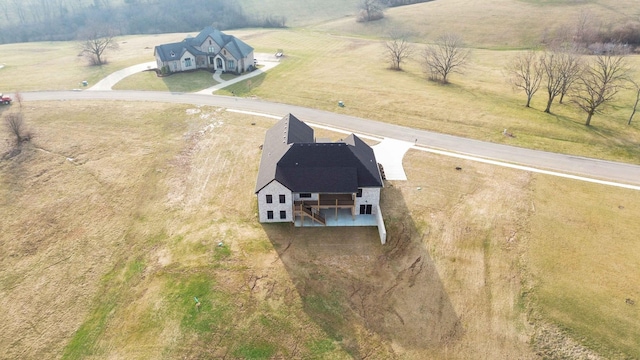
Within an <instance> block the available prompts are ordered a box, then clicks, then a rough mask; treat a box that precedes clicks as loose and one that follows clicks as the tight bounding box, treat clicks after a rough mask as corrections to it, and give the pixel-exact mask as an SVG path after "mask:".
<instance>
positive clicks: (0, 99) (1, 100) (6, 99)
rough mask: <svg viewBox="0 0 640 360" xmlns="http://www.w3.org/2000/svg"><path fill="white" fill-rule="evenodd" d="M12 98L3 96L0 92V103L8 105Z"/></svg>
mask: <svg viewBox="0 0 640 360" xmlns="http://www.w3.org/2000/svg"><path fill="white" fill-rule="evenodd" d="M11 101H12V99H11V98H10V97H8V96H4V95H2V93H0V104H2V105H9V104H11Z"/></svg>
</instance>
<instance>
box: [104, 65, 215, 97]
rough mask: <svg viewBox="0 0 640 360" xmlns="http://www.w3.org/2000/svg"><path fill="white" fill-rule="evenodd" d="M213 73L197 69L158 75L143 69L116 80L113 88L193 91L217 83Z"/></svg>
mask: <svg viewBox="0 0 640 360" xmlns="http://www.w3.org/2000/svg"><path fill="white" fill-rule="evenodd" d="M217 84H218V82H217V81H215V80H214V79H213V74H212V73H210V72H209V71H205V70H198V71H194V72H188V73H183V74H173V75H169V76H163V77H158V76H156V73H155V72H154V71H145V72H142V73H139V74H135V75H132V76H129V77H127V78H125V79H124V80H122V81H120V82H118V83H117V84H116V85H115V86H114V87H113V89H114V90H152V91H171V92H194V91H198V90H202V89H206V88H208V87H211V86H214V85H217Z"/></svg>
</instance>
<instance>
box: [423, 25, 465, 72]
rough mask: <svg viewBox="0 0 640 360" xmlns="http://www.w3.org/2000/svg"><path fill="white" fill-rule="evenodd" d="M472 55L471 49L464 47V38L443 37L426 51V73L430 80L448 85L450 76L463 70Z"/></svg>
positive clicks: (447, 35) (451, 35)
mask: <svg viewBox="0 0 640 360" xmlns="http://www.w3.org/2000/svg"><path fill="white" fill-rule="evenodd" d="M470 53H471V52H470V50H469V49H467V48H464V47H463V42H462V38H461V37H460V36H458V35H457V34H444V35H441V36H439V37H438V38H437V39H436V42H435V43H434V44H433V45H429V46H427V48H426V49H425V52H424V64H425V71H426V72H427V74H429V78H430V79H432V80H437V81H440V82H442V83H443V84H447V83H448V82H449V80H448V76H449V75H450V74H451V73H453V72H460V71H461V70H462V68H463V67H464V66H465V65H466V63H467V60H468V59H469V55H470Z"/></svg>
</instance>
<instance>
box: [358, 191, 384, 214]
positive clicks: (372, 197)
mask: <svg viewBox="0 0 640 360" xmlns="http://www.w3.org/2000/svg"><path fill="white" fill-rule="evenodd" d="M379 204H380V188H362V197H356V214H360V205H372V207H373V209H372V212H371V214H376V213H377V212H378V205H379Z"/></svg>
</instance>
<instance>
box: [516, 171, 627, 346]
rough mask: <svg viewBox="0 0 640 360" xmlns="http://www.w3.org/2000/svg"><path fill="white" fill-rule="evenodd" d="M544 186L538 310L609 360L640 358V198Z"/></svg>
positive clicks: (536, 222) (536, 242) (536, 229)
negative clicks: (620, 355)
mask: <svg viewBox="0 0 640 360" xmlns="http://www.w3.org/2000/svg"><path fill="white" fill-rule="evenodd" d="M536 189H537V191H536V193H535V196H534V199H533V201H532V206H535V212H534V214H533V217H532V220H531V237H532V241H531V243H530V249H529V250H528V253H529V256H530V259H531V260H530V261H531V266H532V269H533V272H534V278H535V286H534V289H535V300H536V302H537V304H536V305H535V308H536V309H537V310H538V311H539V312H540V313H541V314H543V316H544V317H545V318H548V319H550V320H551V321H552V322H554V323H556V324H558V325H559V326H560V327H561V328H562V329H563V330H565V331H567V332H568V333H569V334H570V335H571V336H572V337H573V338H575V339H580V340H581V341H582V342H583V343H585V344H587V345H588V346H589V347H591V348H594V349H596V350H598V351H599V352H602V353H604V354H605V357H606V358H614V357H616V356H618V355H619V354H618V351H620V352H622V353H625V354H627V356H629V358H638V357H640V347H639V343H638V341H637V340H638V339H640V309H639V307H638V306H639V305H638V304H640V301H638V299H640V290H639V287H638V283H637V281H638V280H637V279H638V276H637V274H638V269H640V258H638V256H637V255H638V253H640V243H639V242H638V234H640V225H639V223H638V221H637V219H638V216H639V215H640V206H639V205H638V204H640V202H639V201H638V199H640V195H639V194H638V192H637V191H633V190H624V189H617V188H611V187H603V186H597V185H593V184H587V183H580V182H571V181H560V180H558V179H556V178H552V177H546V176H540V177H539V178H538V180H537V181H536ZM587 203H589V204H598V205H597V206H594V205H586V204H587ZM627 299H630V300H631V302H632V303H628V302H627Z"/></svg>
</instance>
